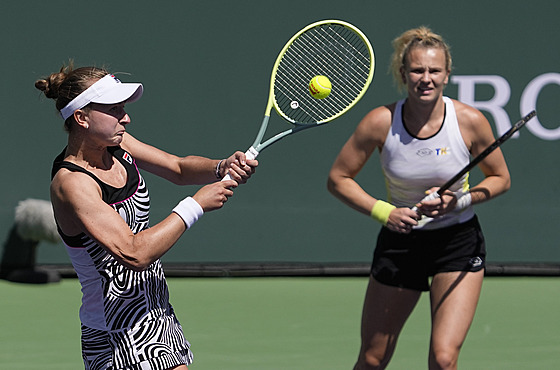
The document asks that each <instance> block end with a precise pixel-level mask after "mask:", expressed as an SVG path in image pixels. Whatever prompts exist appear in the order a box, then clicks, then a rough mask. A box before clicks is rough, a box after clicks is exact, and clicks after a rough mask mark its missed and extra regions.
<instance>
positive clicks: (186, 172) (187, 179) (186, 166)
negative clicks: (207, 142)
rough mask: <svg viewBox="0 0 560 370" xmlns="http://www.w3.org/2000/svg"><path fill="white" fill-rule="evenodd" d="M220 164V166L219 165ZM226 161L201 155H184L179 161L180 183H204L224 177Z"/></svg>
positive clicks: (178, 177)
mask: <svg viewBox="0 0 560 370" xmlns="http://www.w3.org/2000/svg"><path fill="white" fill-rule="evenodd" d="M218 165H219V167H218ZM224 165H225V161H222V160H219V159H209V158H205V157H199V156H194V155H191V156H187V157H183V158H181V159H180V161H179V169H180V170H179V175H178V176H177V180H176V181H174V182H175V183H176V184H178V185H203V184H209V183H211V182H215V181H217V180H219V179H221V177H223V175H222V174H223V172H224Z"/></svg>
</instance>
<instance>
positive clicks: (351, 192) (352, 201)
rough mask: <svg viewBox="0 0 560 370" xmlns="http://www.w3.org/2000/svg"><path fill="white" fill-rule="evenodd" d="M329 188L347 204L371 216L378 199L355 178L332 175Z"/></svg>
mask: <svg viewBox="0 0 560 370" xmlns="http://www.w3.org/2000/svg"><path fill="white" fill-rule="evenodd" d="M327 188H328V190H329V192H330V193H331V194H333V195H334V196H335V197H336V198H337V199H339V200H341V201H342V202H343V203H344V204H346V205H347V206H349V207H351V208H353V209H355V210H357V211H358V212H360V213H363V214H365V215H368V216H369V215H370V214H371V209H372V208H373V205H374V204H375V201H376V200H375V198H373V197H372V196H370V195H369V194H368V193H367V192H366V191H365V190H364V189H363V188H362V187H361V186H360V185H359V184H358V183H357V182H356V181H355V180H354V179H352V178H333V177H330V178H329V180H328V183H327Z"/></svg>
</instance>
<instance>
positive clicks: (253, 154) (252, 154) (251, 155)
mask: <svg viewBox="0 0 560 370" xmlns="http://www.w3.org/2000/svg"><path fill="white" fill-rule="evenodd" d="M258 155H259V152H258V151H257V149H255V148H253V147H250V148H249V149H247V151H246V152H245V158H246V159H255V158H257V156H258ZM226 180H231V176H230V175H229V172H228V173H226V175H225V176H224V178H223V179H222V180H221V181H226Z"/></svg>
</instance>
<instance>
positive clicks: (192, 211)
mask: <svg viewBox="0 0 560 370" xmlns="http://www.w3.org/2000/svg"><path fill="white" fill-rule="evenodd" d="M173 212H175V213H176V214H178V215H179V217H181V218H182V219H183V221H184V222H185V225H186V226H187V229H190V228H191V226H192V225H193V224H194V223H195V222H196V221H197V220H198V219H199V218H200V217H202V215H203V214H204V210H203V209H202V207H201V206H200V204H198V202H197V201H196V200H194V199H193V198H192V197H187V198H185V199H183V200H182V201H180V202H179V204H177V206H176V207H175V208H173Z"/></svg>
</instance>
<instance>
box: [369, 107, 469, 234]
mask: <svg viewBox="0 0 560 370" xmlns="http://www.w3.org/2000/svg"><path fill="white" fill-rule="evenodd" d="M443 100H444V102H445V118H444V120H443V124H442V126H441V128H440V130H439V131H438V132H437V133H436V134H435V135H433V136H431V137H429V138H425V139H419V138H417V137H415V136H412V135H411V134H410V133H409V132H408V131H407V130H406V128H405V126H404V124H403V120H402V107H403V104H404V102H405V99H403V100H400V101H398V102H397V104H396V107H395V112H394V114H393V122H392V123H391V129H390V130H389V133H388V134H387V138H386V139H385V144H384V145H383V149H382V151H381V156H380V158H381V166H382V168H383V173H384V176H385V182H386V186H387V195H388V198H387V199H388V201H389V202H390V203H392V204H394V205H395V206H397V207H412V206H414V205H415V204H416V203H418V202H419V201H420V200H422V199H423V198H424V197H425V191H426V190H428V189H430V188H432V187H434V186H441V185H443V184H444V183H445V182H447V180H449V179H450V178H452V177H453V176H454V175H455V174H456V173H457V172H459V171H460V170H461V169H462V168H463V167H465V166H466V165H467V164H468V163H469V161H470V153H469V150H468V148H467V146H466V145H465V142H464V140H463V137H462V135H461V132H460V131H459V124H458V122H457V114H456V113H455V107H454V105H453V101H452V100H451V99H449V98H448V97H443ZM468 175H469V174H468V173H467V174H465V175H464V176H463V177H462V178H461V179H460V180H459V181H457V182H456V183H455V184H453V185H452V186H451V188H450V190H451V191H458V190H459V189H463V191H467V190H468V189H469V183H468V177H469V176H468ZM473 216H474V210H473V208H472V206H469V207H467V208H465V209H462V210H460V211H453V212H450V213H448V214H446V215H445V216H442V217H438V218H435V219H426V217H424V218H423V219H422V221H421V222H420V223H419V225H418V226H417V227H416V228H417V229H437V228H441V227H445V226H449V225H453V224H457V223H461V222H465V221H468V220H469V219H471V218H472V217H473Z"/></svg>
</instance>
